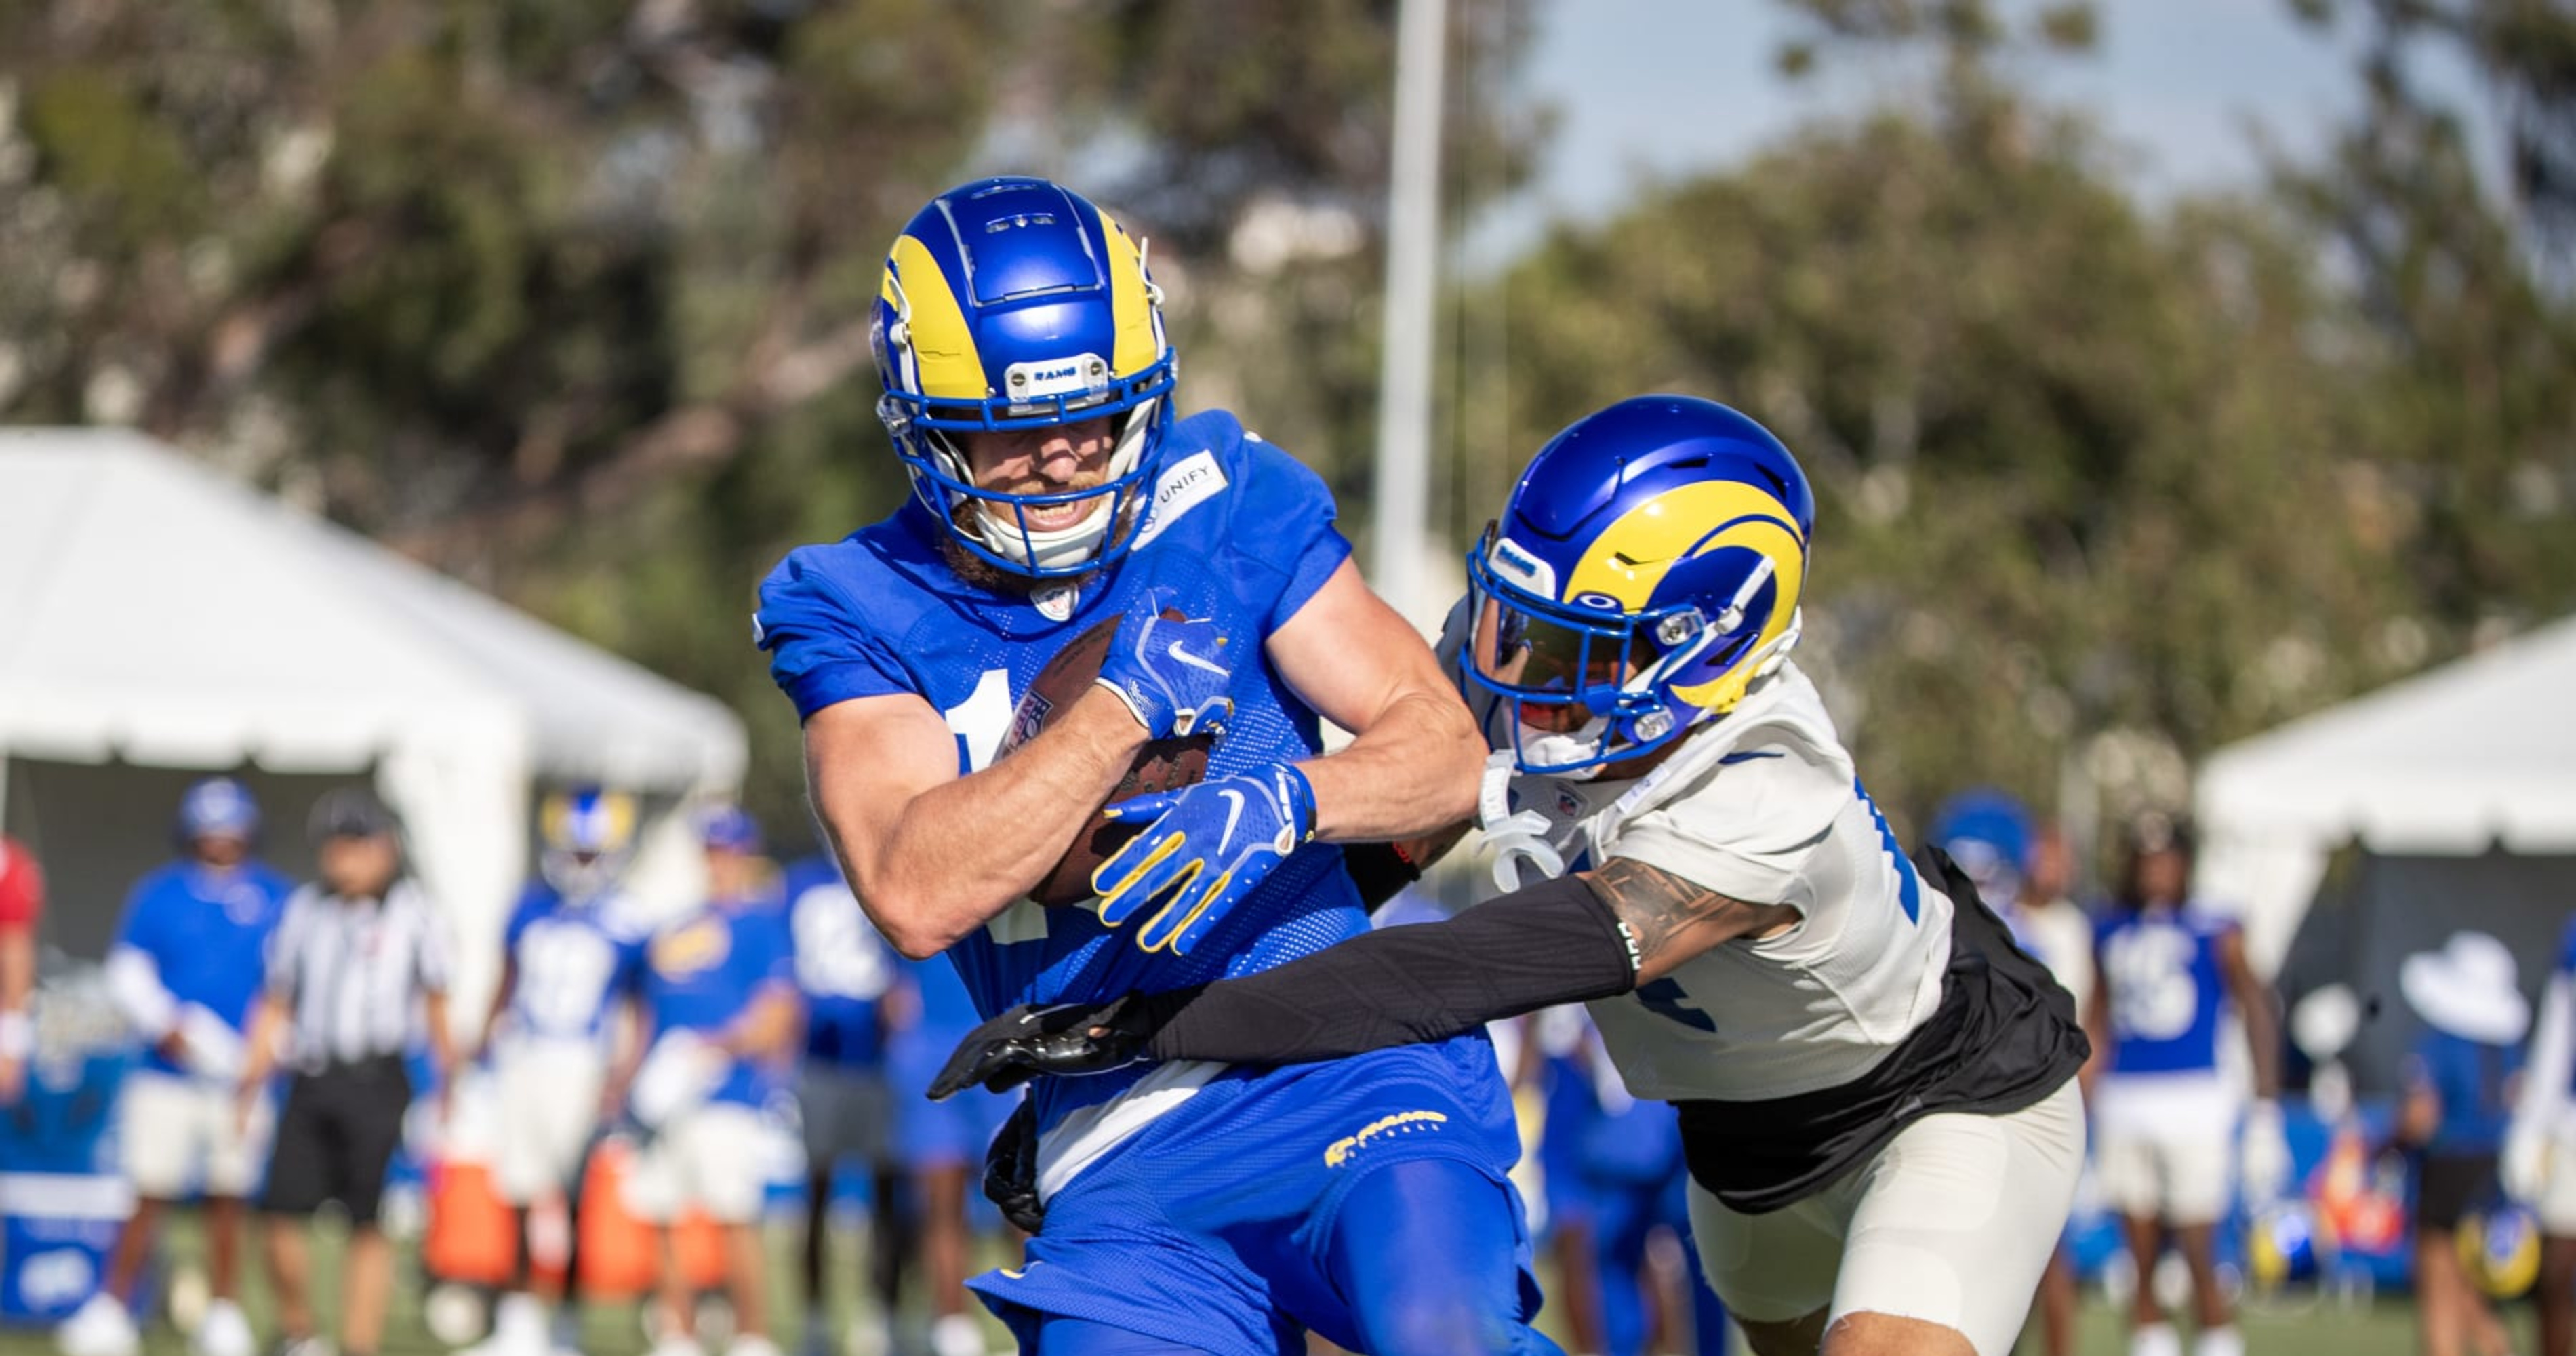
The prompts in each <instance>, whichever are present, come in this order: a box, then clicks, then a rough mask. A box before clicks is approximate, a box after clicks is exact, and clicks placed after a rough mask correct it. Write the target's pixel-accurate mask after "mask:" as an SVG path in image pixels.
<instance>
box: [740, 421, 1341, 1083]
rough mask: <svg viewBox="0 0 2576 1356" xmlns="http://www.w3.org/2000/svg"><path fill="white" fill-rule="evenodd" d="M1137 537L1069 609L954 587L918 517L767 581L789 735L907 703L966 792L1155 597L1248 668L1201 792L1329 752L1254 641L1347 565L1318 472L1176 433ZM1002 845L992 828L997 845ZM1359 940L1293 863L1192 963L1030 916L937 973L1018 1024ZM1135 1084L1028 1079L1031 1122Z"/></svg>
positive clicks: (1231, 429) (1313, 855)
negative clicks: (1100, 645)
mask: <svg viewBox="0 0 2576 1356" xmlns="http://www.w3.org/2000/svg"><path fill="white" fill-rule="evenodd" d="M1155 484H1156V489H1155V493H1154V495H1153V500H1152V504H1151V507H1150V508H1149V510H1148V516H1147V518H1146V521H1145V524H1144V526H1143V527H1142V528H1141V529H1140V530H1139V531H1138V533H1137V538H1136V544H1135V545H1134V547H1133V548H1132V549H1131V550H1130V552H1129V553H1128V555H1127V556H1126V557H1125V558H1124V559H1123V560H1121V561H1119V562H1118V563H1117V564H1115V565H1114V566H1113V567H1112V568H1111V569H1109V570H1108V571H1106V572H1104V573H1103V574H1102V575H1100V576H1095V577H1092V578H1089V579H1087V580H1085V581H1083V583H1082V584H1081V587H1080V589H1079V591H1078V593H1077V594H1075V595H1074V596H1073V598H1072V599H1071V600H1070V605H1069V607H1068V606H1063V605H1062V604H1061V601H1060V600H1059V605H1058V606H1057V607H1055V608H1053V609H1048V608H1041V607H1040V606H1038V605H1037V604H1036V603H1035V602H1033V601H1032V600H1031V599H1027V598H1021V597H1006V596H1001V595H997V594H994V593H991V592H987V591H985V590H982V589H979V588H976V587H974V586H972V585H969V584H967V583H965V582H964V581H962V580H960V579H959V578H958V577H957V575H956V574H955V573H954V572H953V571H951V570H950V569H949V567H948V566H947V565H946V564H945V563H944V561H943V560H942V558H941V555H940V550H939V541H940V539H941V535H942V533H941V529H940V527H939V525H938V524H937V523H936V522H935V521H934V520H933V519H932V518H931V517H930V515H929V512H928V510H926V509H924V508H922V507H921V505H920V503H919V502H918V501H917V500H914V501H907V503H906V504H905V506H904V508H903V509H902V510H900V511H899V512H897V513H896V514H895V515H894V516H893V517H891V518H888V519H886V520H885V521H883V522H879V523H877V524H874V525H872V526H870V527H867V528H863V529H861V530H860V531H858V532H856V533H854V534H852V535H851V536H850V537H848V538H847V539H845V540H843V541H841V542H838V543H835V544H833V545H829V546H809V547H804V548H802V549H799V550H797V551H795V552H793V553H791V554H790V555H789V556H788V557H787V559H786V560H785V561H783V562H782V563H781V564H780V565H779V566H778V568H777V569H776V570H774V571H772V572H771V573H770V576H769V578H768V579H767V580H765V581H763V583H762V584H761V589H760V613H759V616H758V629H759V637H760V643H761V645H762V646H763V647H764V648H766V649H768V650H770V651H772V656H771V661H770V671H771V674H772V676H773V677H775V678H776V679H777V682H778V685H779V687H780V688H782V689H783V690H784V691H785V692H786V693H787V695H788V696H789V697H790V698H791V699H792V700H793V701H794V702H795V703H796V709H797V712H798V714H799V715H800V716H811V715H813V713H814V712H816V711H819V710H821V709H823V708H824V707H827V706H831V705H833V704H835V703H838V702H842V701H847V700H850V699H852V698H858V697H869V696H877V695H883V694H896V693H901V694H911V695H915V696H918V697H920V698H922V699H923V700H925V701H927V702H929V703H930V705H931V707H932V708H933V709H935V710H937V711H939V712H940V713H941V714H942V715H944V716H945V717H946V718H947V721H948V726H949V728H950V729H951V730H952V731H954V732H955V734H956V739H957V770H958V772H959V774H960V775H964V774H967V773H972V772H975V771H979V770H981V769H982V768H983V767H985V766H986V765H987V764H989V763H990V762H991V761H992V759H993V757H994V755H995V753H996V752H997V751H998V750H999V749H1000V747H1001V745H1002V741H1003V737H1004V735H1005V734H1006V733H1008V730H1009V727H1010V724H1011V718H1012V713H1013V710H1014V708H1015V707H1016V705H1017V703H1018V701H1019V699H1020V698H1021V697H1022V696H1023V695H1024V694H1025V693H1026V692H1027V691H1028V689H1029V684H1030V682H1031V680H1033V679H1034V678H1035V677H1036V676H1037V673H1038V670H1039V669H1040V668H1042V667H1043V666H1044V665H1045V663H1046V661H1047V660H1048V659H1049V658H1050V657H1052V656H1053V655H1054V654H1055V653H1056V652H1057V651H1058V650H1059V649H1061V648H1062V647H1063V646H1064V645H1065V644H1066V643H1067V642H1069V641H1071V640H1072V639H1073V638H1075V637H1076V636H1078V635H1080V634H1082V633H1083V632H1084V631H1085V630H1087V629H1089V628H1090V627H1091V626H1092V625H1093V624H1095V623H1097V622H1099V621H1101V620H1103V619H1105V618H1108V617H1113V616H1116V615H1119V614H1120V613H1121V612H1122V611H1124V609H1125V608H1126V607H1127V605H1128V603H1129V602H1130V600H1131V599H1133V598H1135V597H1136V596H1137V595H1138V594H1140V593H1142V592H1143V591H1145V590H1147V589H1154V588H1160V589H1163V590H1166V591H1167V594H1168V596H1169V598H1170V600H1171V605H1173V606H1177V607H1179V608H1180V609H1181V610H1182V611H1184V612H1186V613H1187V614H1189V615H1190V616H1193V617H1211V618H1214V619H1215V620H1216V621H1217V622H1218V623H1219V625H1220V626H1222V627H1223V628H1224V630H1225V633H1226V634H1227V635H1228V636H1229V638H1230V639H1231V641H1232V646H1231V653H1234V654H1237V655H1241V656H1243V657H1244V658H1245V660H1246V661H1251V662H1246V663H1244V664H1243V666H1242V669H1241V671H1240V672H1239V674H1238V677H1237V679H1236V685H1235V689H1234V694H1233V695H1234V699H1235V713H1234V720H1233V723H1232V725H1231V726H1230V727H1229V728H1228V730H1227V732H1226V736H1225V738H1223V739H1222V740H1219V741H1218V742H1217V744H1216V747H1215V749H1214V751H1213V753H1212V754H1211V755H1210V757H1209V762H1208V775H1209V776H1210V777H1211V778H1214V777H1221V776H1226V775H1228V774H1231V773H1237V772H1244V771H1248V770H1251V769H1255V768H1260V767H1264V766H1267V765H1269V764H1273V763H1279V762H1291V761H1296V760H1299V759H1304V758H1309V757H1313V756H1315V755H1317V754H1318V753H1320V752H1321V751H1322V737H1321V732H1320V730H1319V726H1318V721H1317V718H1316V715H1315V713H1314V711H1313V710H1312V709H1310V708H1309V707H1307V706H1306V705H1305V703H1303V702H1302V701H1300V700H1299V699H1298V698H1297V697H1296V695H1295V694H1293V693H1292V692H1290V691H1289V690H1288V688H1287V687H1286V685H1285V684H1283V683H1282V682H1281V681H1280V679H1279V676H1278V675H1277V674H1276V673H1274V672H1272V671H1271V669H1270V666H1269V665H1268V664H1267V663H1265V662H1259V659H1258V657H1259V656H1260V655H1261V654H1262V644H1263V642H1264V641H1265V640H1266V639H1267V638H1268V637H1269V636H1270V635H1271V634H1272V633H1273V632H1275V631H1277V630H1278V629H1279V628H1280V627H1281V626H1282V625H1283V624H1285V623H1286V622H1287V621H1288V619H1289V618H1290V617H1292V616H1294V615H1296V613H1297V611H1298V609H1299V608H1301V607H1303V606H1304V605H1305V604H1306V602H1307V601H1308V600H1309V599H1310V598H1312V597H1313V596H1314V594H1315V592H1316V590H1317V589H1319V588H1321V587H1322V586H1323V584H1324V582H1325V581H1326V580H1327V579H1328V578H1330V577H1331V575H1332V573H1333V571H1334V570H1335V569H1336V568H1338V567H1339V566H1340V565H1341V564H1342V562H1343V561H1344V560H1345V559H1347V558H1348V557H1349V555H1350V543H1348V542H1347V541H1345V540H1343V538H1342V535H1341V533H1340V532H1339V531H1337V530H1336V529H1335V528H1334V526H1333V502H1332V496H1331V494H1330V493H1329V492H1328V491H1327V490H1326V489H1325V487H1324V484H1323V481H1322V480H1321V479H1319V478H1318V477H1317V476H1316V475H1315V473H1314V472H1312V471H1310V470H1308V469H1307V468H1306V467H1305V466H1303V465H1301V464H1299V463H1298V462H1297V461H1296V460H1295V459H1294V458H1291V457H1290V456H1288V455H1287V454H1286V453H1284V452H1281V451H1279V450H1278V449H1277V448H1274V447H1272V446H1270V445H1269V444H1267V443H1264V442H1262V441H1260V440H1259V439H1258V438H1255V437H1253V436H1251V435H1248V434H1246V433H1245V432H1244V431H1243V428H1242V425H1240V424H1238V423H1237V422H1235V419H1234V417H1233V416H1232V415H1229V414H1226V413H1224V412H1222V411H1209V412H1205V413H1201V414H1196V415H1192V416H1191V417H1189V418H1187V419H1184V420H1182V421H1181V422H1180V423H1179V424H1177V425H1176V426H1175V427H1174V428H1173V429H1172V431H1171V434H1170V435H1169V437H1168V439H1167V440H1166V442H1165V444H1164V452H1163V459H1162V470H1161V472H1160V474H1159V475H1158V476H1157V478H1156V482H1155ZM995 827H996V828H999V827H1002V826H995ZM1367 926H1368V920H1367V917H1366V915H1365V914H1364V913H1363V911H1362V910H1361V908H1360V905H1359V899H1358V894H1357V892H1356V891H1355V890H1354V889H1353V888H1352V886H1351V883H1350V878H1349V876H1348V874H1347V873H1345V872H1344V871H1342V870H1341V860H1340V849H1338V848H1335V847H1331V846H1327V845H1321V844H1315V845H1309V846H1307V847H1304V848H1300V849H1298V850H1297V852H1296V853H1295V854H1293V855H1292V856H1291V857H1290V858H1289V860H1288V861H1287V862H1286V863H1284V864H1282V865H1281V866H1280V868H1279V869H1278V870H1277V871H1276V872H1275V873H1273V874H1272V876H1271V877H1270V879H1269V880H1267V881H1266V882H1264V883H1263V884H1262V886H1261V887H1260V888H1259V889H1258V890H1256V891H1254V892H1253V894H1252V895H1251V896H1250V897H1249V898H1247V899H1246V900H1244V901H1243V903H1242V904H1240V905H1239V906H1237V907H1236V908H1235V910H1234V911H1233V913H1232V914H1230V915H1229V916H1228V917H1227V918H1226V920H1225V921H1224V922H1223V923H1222V924H1220V925H1219V926H1218V927H1217V929H1216V930H1215V931H1214V932H1212V933H1211V934H1210V935H1209V936H1208V937H1207V938H1206V939H1204V940H1203V941H1201V942H1200V943H1199V944H1198V946H1197V947H1196V948H1195V949H1194V950H1192V952H1191V953H1190V954H1189V955H1187V956H1175V955H1172V954H1169V953H1168V952H1156V953H1151V954H1148V953H1147V952H1145V951H1143V950H1142V949H1140V948H1139V947H1138V946H1137V945H1136V940H1135V935H1134V934H1135V930H1134V929H1133V928H1128V929H1125V930H1123V931H1112V930H1110V929H1108V928H1105V927H1103V926H1102V925H1101V923H1100V921H1099V919H1098V918H1097V917H1096V916H1095V914H1094V913H1092V912H1091V911H1090V910H1087V909H1075V908H1060V909H1041V908H1039V907H1038V906H1036V905H1035V904H1030V903H1026V902H1023V903H1021V904H1019V905H1017V906H1015V907H1013V908H1012V909H1010V910H1008V911H1006V912H1004V913H1003V914H1001V915H1000V916H999V917H997V918H995V919H993V920H992V921H991V922H990V923H988V924H987V925H986V926H985V927H984V928H982V929H981V930H979V931H977V932H975V933H973V934H971V935H969V936H968V937H967V938H965V939H964V940H963V941H960V942H959V943H958V944H957V945H956V946H954V947H952V948H951V949H950V951H949V955H950V956H951V958H953V959H954V961H955V962H956V966H957V971H958V973H959V975H960V976H961V977H962V978H963V979H964V981H965V985H966V989H967V991H968V992H969V993H970V994H972V995H973V997H974V1000H975V1004H976V1007H977V1008H978V1010H979V1011H981V1012H983V1013H984V1014H986V1015H990V1014H992V1013H996V1012H999V1011H1001V1010H1002V1009H1004V1008H1007V1007H1010V1006H1012V1005H1014V1004H1018V1003H1053V1002H1092V1001H1100V1000H1105V999H1108V998H1111V997H1115V996H1117V995H1119V994H1124V993H1127V992H1130V991H1136V990H1142V991H1146V992H1153V991H1158V990H1163V989H1170V988H1177V987H1180V986H1182V985H1188V984H1196V983H1200V982H1203V981H1208V980H1215V979H1219V978H1223V977H1225V976H1228V975H1239V974H1245V973H1249V972H1251V971H1255V970H1261V969H1266V968H1268V967H1270V966H1273V965H1277V964H1280V963H1281V962H1284V961H1288V960H1292V959H1295V958H1296V957H1298V956H1302V955H1306V954H1309V953H1311V952H1314V951H1318V950H1321V949H1323V948H1324V947H1326V946H1329V945H1331V944H1333V943H1335V942H1338V941H1341V940H1343V939H1344V938H1347V937H1351V936H1355V935H1357V934H1359V933H1360V932H1362V931H1364V930H1365V929H1366V928H1367ZM1138 1076H1140V1074H1139V1073H1138V1072H1128V1071H1122V1072H1120V1073H1116V1074H1107V1075H1102V1076H1099V1077H1094V1078H1082V1079H1069V1080H1068V1079H1041V1080H1039V1083H1038V1087H1037V1090H1036V1094H1035V1095H1036V1097H1037V1105H1038V1116H1039V1123H1040V1125H1041V1126H1042V1127H1044V1126H1051V1125H1053V1124H1054V1123H1055V1122H1056V1121H1057V1120H1058V1119H1060V1118H1061V1117H1062V1116H1063V1114H1064V1113H1065V1112H1066V1111H1068V1110H1071V1109H1073V1108H1074V1107H1077V1106H1083V1105H1088V1104H1091V1103H1095V1102H1099V1101H1103V1100H1106V1099H1107V1098H1109V1097H1111V1096H1113V1095H1115V1094H1117V1093H1118V1092H1120V1091H1123V1090H1124V1089H1125V1088H1126V1087H1127V1086H1129V1085H1130V1084H1131V1083H1133V1082H1134V1080H1135V1079H1136V1077H1138Z"/></svg>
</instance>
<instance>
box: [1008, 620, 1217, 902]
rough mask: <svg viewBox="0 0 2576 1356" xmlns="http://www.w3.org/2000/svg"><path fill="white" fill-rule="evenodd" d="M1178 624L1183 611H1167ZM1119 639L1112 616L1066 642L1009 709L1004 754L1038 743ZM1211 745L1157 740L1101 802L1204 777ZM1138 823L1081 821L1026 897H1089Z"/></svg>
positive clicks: (1209, 739) (1192, 738)
mask: <svg viewBox="0 0 2576 1356" xmlns="http://www.w3.org/2000/svg"><path fill="white" fill-rule="evenodd" d="M1164 615H1165V616H1168V617H1171V618H1172V619H1173V620H1175V621H1177V620H1179V618H1180V614H1179V613H1177V612H1166V613H1165V614H1164ZM1117 634H1118V619H1117V618H1116V617H1111V618H1110V619H1109V620H1107V621H1104V622H1101V623H1099V624H1098V625H1096V626H1094V627H1092V628H1091V629H1090V630H1088V631H1085V632H1083V633H1082V634H1081V635H1078V636H1075V637H1074V638H1073V639H1072V640H1070V641H1067V642H1065V647H1064V648H1063V649H1061V650H1058V651H1056V653H1055V657H1054V658H1052V659H1049V660H1048V661H1047V662H1046V667H1045V668H1042V669H1040V670H1038V676H1037V678H1036V679H1035V680H1034V681H1032V682H1031V683H1030V684H1029V690H1028V695H1026V696H1024V697H1022V698H1020V704H1019V707H1018V708H1017V709H1016V710H1014V711H1012V712H1011V730H1010V733H1009V734H1008V735H1006V736H1004V737H1003V740H1002V752H1003V753H1004V754H1008V753H1009V752H1010V751H1011V750H1013V749H1016V748H1018V747H1019V746H1020V745H1022V744H1025V743H1027V742H1029V741H1030V740H1032V739H1035V738H1037V736H1038V732H1039V731H1041V730H1044V729H1045V728H1046V727H1047V726H1048V725H1049V724H1051V723H1053V722H1054V720H1055V719H1056V717H1058V716H1060V715H1062V714H1063V713H1064V711H1065V709H1066V708H1067V707H1070V706H1072V705H1073V702H1074V699H1075V698H1077V697H1079V696H1081V695H1082V694H1083V693H1085V692H1087V691H1089V690H1090V689H1091V685H1092V683H1093V682H1094V681H1095V680H1097V679H1098V678H1099V677H1100V661H1101V660H1103V659H1105V658H1107V657H1108V655H1109V642H1110V641H1111V640H1112V639H1114V638H1115V637H1116V636H1117ZM1215 744H1216V737H1215V736H1213V735H1204V734H1199V735H1188V736H1183V737H1179V738H1173V739H1157V740H1153V741H1151V742H1150V743H1148V744H1146V745H1145V747H1144V748H1142V749H1140V750H1138V751H1137V753H1136V761H1135V762H1133V763H1130V764H1129V765H1128V767H1127V775H1126V776H1124V777H1121V778H1119V779H1118V787H1117V789H1116V790H1113V791H1111V792H1110V793H1109V798H1108V799H1107V800H1103V801H1102V802H1101V804H1102V805H1109V804H1112V803H1115V802H1117V801H1122V800H1125V799H1127V798H1128V797H1130V796H1142V795H1147V794H1150V793H1152V792H1156V791H1170V790H1174V789H1176V788H1179V787H1184V786H1190V785H1193V784H1195V783H1197V782H1199V781H1201V780H1203V779H1204V778H1205V777H1206V776H1207V765H1208V750H1209V749H1210V748H1212V747H1214V745H1215ZM1142 827H1143V826H1142V825H1137V824H1113V823H1110V822H1109V821H1108V820H1105V819H1101V818H1099V817H1098V816H1097V815H1095V816H1093V817H1092V818H1090V819H1088V820H1086V821H1084V824H1083V827H1082V829H1081V831H1080V832H1078V833H1076V834H1075V835H1074V838H1073V842H1072V843H1071V844H1069V845H1067V846H1066V848H1065V850H1064V855H1063V856H1061V857H1058V858H1057V859H1056V862H1055V865H1054V866H1051V867H1049V868H1047V873H1046V876H1045V878H1044V879H1042V880H1040V881H1039V882H1038V883H1037V886H1036V888H1034V889H1032V890H1030V891H1029V898H1031V899H1033V900H1036V901H1037V902H1038V903H1040V904H1043V905H1045V906H1047V907H1048V908H1051V909H1052V908H1060V907H1062V906H1064V905H1067V904H1081V903H1084V902H1086V901H1088V900H1089V899H1090V898H1091V873H1092V872H1093V871H1094V870H1096V869H1098V868H1099V866H1100V864H1101V863H1102V862H1104V861H1107V860H1109V856H1110V854H1111V853H1114V852H1116V851H1117V850H1118V849H1119V848H1120V847H1122V846H1124V845H1125V844H1126V842H1127V840H1128V839H1130V838H1133V837H1135V836H1136V833H1137V831H1138V830H1139V829H1140V828H1142Z"/></svg>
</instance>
